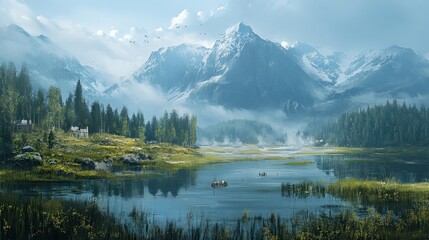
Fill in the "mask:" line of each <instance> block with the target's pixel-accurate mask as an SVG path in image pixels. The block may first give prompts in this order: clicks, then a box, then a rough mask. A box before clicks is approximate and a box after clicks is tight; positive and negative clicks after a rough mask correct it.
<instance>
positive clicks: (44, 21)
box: [36, 15, 49, 25]
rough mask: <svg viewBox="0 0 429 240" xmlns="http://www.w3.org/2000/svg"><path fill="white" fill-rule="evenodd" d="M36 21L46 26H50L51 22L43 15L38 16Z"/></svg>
mask: <svg viewBox="0 0 429 240" xmlns="http://www.w3.org/2000/svg"><path fill="white" fill-rule="evenodd" d="M36 19H37V21H39V22H40V23H42V24H45V25H48V24H49V20H48V19H47V18H46V17H44V16H42V15H39V16H37V17H36Z"/></svg>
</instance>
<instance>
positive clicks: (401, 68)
mask: <svg viewBox="0 0 429 240" xmlns="http://www.w3.org/2000/svg"><path fill="white" fill-rule="evenodd" d="M344 75H345V76H344V80H343V81H340V82H337V85H336V87H335V90H336V92H337V93H343V94H351V93H354V94H355V93H357V92H369V91H373V92H378V93H382V92H383V93H389V94H390V95H392V97H395V96H398V95H399V94H408V95H416V94H426V93H429V88H428V87H427V86H428V85H426V87H423V88H419V86H425V84H429V62H428V60H426V59H425V58H424V57H422V56H419V55H417V54H416V53H415V52H414V51H413V50H411V49H408V48H402V47H398V46H393V47H389V48H387V49H384V50H381V51H367V52H365V53H363V54H362V55H360V56H359V57H358V58H357V59H356V60H355V61H353V62H352V63H351V64H350V66H349V67H348V68H347V69H346V70H345V71H344Z"/></svg>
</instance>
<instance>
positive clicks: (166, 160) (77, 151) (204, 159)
mask: <svg viewBox="0 0 429 240" xmlns="http://www.w3.org/2000/svg"><path fill="white" fill-rule="evenodd" d="M55 134H56V143H55V146H54V148H53V149H48V147H47V144H46V143H44V142H43V141H42V140H41V139H42V136H43V132H37V131H36V132H33V133H31V134H26V135H25V139H27V142H25V143H20V139H21V138H24V137H23V136H22V135H19V134H17V135H16V136H15V142H16V143H17V144H16V145H17V146H23V145H32V146H33V147H34V146H36V145H37V148H36V151H38V152H40V153H41V154H42V156H43V165H42V166H37V167H34V168H31V169H15V168H10V167H9V168H8V167H1V168H0V181H28V182H32V181H34V182H37V181H51V182H54V181H60V182H62V181H76V180H82V179H94V178H110V179H111V178H123V177H127V178H129V177H143V178H144V177H150V176H153V174H154V173H153V171H164V172H174V171H177V170H179V169H181V168H188V169H189V168H196V167H199V166H202V165H206V164H212V163H226V162H232V161H243V160H245V161H252V160H266V159H269V160H291V161H290V162H288V163H286V164H285V165H290V166H298V165H301V166H303V165H309V164H311V162H310V161H307V160H304V161H303V160H298V161H295V160H297V158H299V157H302V156H311V155H338V154H371V155H375V156H377V155H388V156H396V155H404V154H407V155H411V156H416V157H421V156H429V150H428V149H423V148H419V147H402V148H400V147H398V148H346V147H330V146H328V147H295V148H293V147H285V146H277V147H276V146H274V147H259V146H256V145H243V146H240V147H202V148H199V149H193V148H186V147H181V146H177V145H172V144H165V143H159V144H145V143H144V142H142V141H141V140H139V139H131V138H126V137H122V136H115V135H109V134H102V135H101V134H95V135H92V136H90V138H75V137H73V136H71V135H70V134H68V133H64V132H62V131H57V132H56V133H55ZM17 151H19V149H17ZM285 151H287V152H288V153H287V154H285ZM140 152H144V153H145V154H147V155H149V156H150V157H151V158H152V159H153V160H148V161H144V162H143V163H142V165H140V167H141V169H142V171H141V172H140V173H137V172H129V171H127V172H126V173H124V174H119V175H118V174H114V173H112V172H110V171H105V170H83V169H82V168H81V166H80V165H79V164H76V163H74V162H73V160H74V159H75V158H78V157H87V158H91V159H92V160H94V161H95V162H97V163H99V162H102V161H103V160H106V159H108V160H111V162H112V165H113V166H115V167H119V168H121V167H123V168H124V169H125V168H126V167H127V166H126V165H124V164H123V163H122V162H121V161H120V160H119V159H120V158H121V156H124V155H125V154H138V153H140ZM51 161H55V162H56V164H55V165H50V162H51Z"/></svg>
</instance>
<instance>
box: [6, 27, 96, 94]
mask: <svg viewBox="0 0 429 240" xmlns="http://www.w3.org/2000/svg"><path fill="white" fill-rule="evenodd" d="M0 49H1V54H0V62H1V63H8V62H13V63H15V64H16V65H17V67H18V68H19V67H21V65H22V64H25V65H26V66H27V68H28V70H29V73H30V76H31V83H32V85H33V88H34V89H38V88H41V89H48V88H49V86H51V85H52V86H56V87H59V88H60V89H61V91H62V94H63V97H66V96H67V95H68V93H69V92H73V91H74V88H75V85H76V82H77V80H78V79H80V80H81V83H82V85H83V88H84V91H85V93H86V94H88V95H95V94H97V93H100V92H101V91H102V90H104V86H103V82H102V81H101V80H100V79H97V77H96V76H97V74H98V73H97V72H96V71H95V70H94V69H92V68H91V67H88V66H82V65H81V64H80V62H79V61H78V60H77V59H76V58H75V57H74V56H72V55H71V54H69V53H67V52H66V51H65V50H63V49H61V48H60V47H59V46H58V45H56V44H55V43H53V42H52V41H51V40H50V39H49V38H48V37H46V36H44V35H40V36H31V35H30V34H28V33H27V32H26V31H25V30H24V29H22V28H21V27H19V26H17V25H9V26H8V27H6V28H3V29H0Z"/></svg>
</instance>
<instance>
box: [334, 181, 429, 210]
mask: <svg viewBox="0 0 429 240" xmlns="http://www.w3.org/2000/svg"><path fill="white" fill-rule="evenodd" d="M328 191H329V192H330V193H331V194H333V195H334V196H337V197H340V198H342V199H346V200H349V201H354V202H361V203H369V204H371V203H388V202H401V203H419V202H422V201H428V200H429V183H414V184H401V183H398V182H396V181H393V180H389V181H372V180H356V179H345V180H340V181H338V182H336V183H333V184H331V185H330V186H329V187H328Z"/></svg>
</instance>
